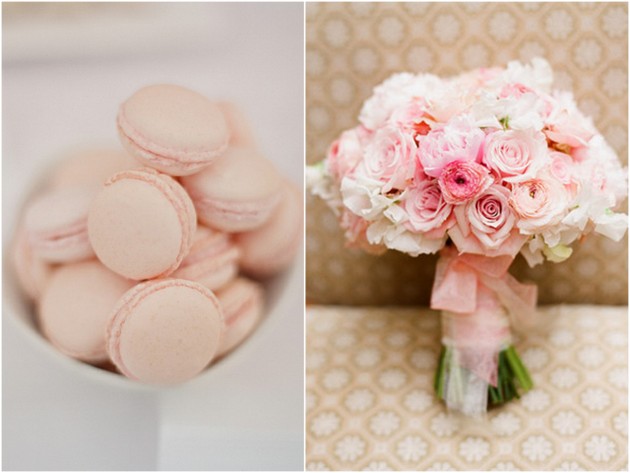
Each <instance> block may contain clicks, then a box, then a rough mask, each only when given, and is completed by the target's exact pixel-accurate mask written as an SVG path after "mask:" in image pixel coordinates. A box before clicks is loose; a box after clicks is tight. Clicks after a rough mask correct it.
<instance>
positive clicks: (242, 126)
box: [217, 102, 256, 148]
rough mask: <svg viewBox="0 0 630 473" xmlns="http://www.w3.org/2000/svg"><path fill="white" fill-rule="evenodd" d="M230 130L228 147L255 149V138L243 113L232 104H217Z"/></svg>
mask: <svg viewBox="0 0 630 473" xmlns="http://www.w3.org/2000/svg"><path fill="white" fill-rule="evenodd" d="M217 105H218V107H219V108H220V109H221V111H222V112H223V116H224V117H225V121H226V122H227V125H228V129H229V130H230V146H245V147H249V148H255V147H256V138H255V136H254V133H253V131H252V128H251V126H250V124H249V121H248V120H247V118H246V117H245V114H244V113H243V111H242V110H241V109H240V108H239V107H237V106H236V105H235V104H233V103H232V102H217Z"/></svg>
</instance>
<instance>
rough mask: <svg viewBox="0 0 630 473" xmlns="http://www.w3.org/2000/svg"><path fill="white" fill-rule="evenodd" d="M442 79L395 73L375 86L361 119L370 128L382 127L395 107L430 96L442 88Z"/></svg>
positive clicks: (364, 106)
mask: <svg viewBox="0 0 630 473" xmlns="http://www.w3.org/2000/svg"><path fill="white" fill-rule="evenodd" d="M441 83H442V81H441V79H440V78H439V77H437V76H434V75H431V74H421V75H414V74H410V73H407V72H405V73H400V74H394V75H393V76H391V77H390V78H389V79H387V80H386V81H385V82H383V83H382V84H380V85H378V86H376V87H375V88H374V93H373V94H372V96H371V97H370V98H369V99H368V100H366V101H365V103H364V104H363V107H362V108H361V113H360V115H359V121H360V122H361V123H362V124H363V126H365V127H366V128H367V129H368V130H376V129H377V128H379V127H381V126H382V125H383V124H384V123H385V122H386V121H387V119H388V118H389V116H390V115H391V114H392V112H393V111H394V109H396V108H398V107H400V106H401V105H406V104H407V103H408V102H409V101H410V100H411V99H412V98H413V97H428V96H430V95H431V94H432V91H434V90H439V89H440V88H441Z"/></svg>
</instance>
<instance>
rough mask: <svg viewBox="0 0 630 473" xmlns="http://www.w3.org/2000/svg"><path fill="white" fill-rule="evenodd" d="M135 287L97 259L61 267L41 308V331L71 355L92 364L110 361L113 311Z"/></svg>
mask: <svg viewBox="0 0 630 473" xmlns="http://www.w3.org/2000/svg"><path fill="white" fill-rule="evenodd" d="M133 284H134V283H133V282H132V281H129V280H127V279H124V278H122V277H120V276H118V275H116V274H114V273H113V272H111V271H110V270H108V269H107V268H105V267H104V266H103V265H102V264H101V263H100V262H98V261H97V260H92V261H84V262H80V263H73V264H68V265H65V266H62V267H60V268H59V269H57V270H56V271H55V273H54V274H53V276H52V277H51V279H50V282H49V284H48V285H47V286H46V290H45V292H44V295H43V297H42V300H41V303H40V305H39V323H40V326H41V329H42V332H43V333H44V335H45V336H46V338H48V339H49V340H50V342H51V343H52V344H53V345H54V346H55V347H56V348H57V349H58V350H59V351H61V352H62V353H65V354H66V355H68V356H71V357H73V358H77V359H79V360H83V361H87V362H91V363H96V362H101V361H104V360H107V358H108V356H107V351H106V349H105V332H106V329H107V325H108V323H109V319H110V316H111V311H112V310H113V308H114V307H115V306H116V303H117V302H118V300H119V298H120V297H121V296H122V295H123V294H124V293H125V292H126V291H127V290H128V289H130V288H131V287H132V286H133Z"/></svg>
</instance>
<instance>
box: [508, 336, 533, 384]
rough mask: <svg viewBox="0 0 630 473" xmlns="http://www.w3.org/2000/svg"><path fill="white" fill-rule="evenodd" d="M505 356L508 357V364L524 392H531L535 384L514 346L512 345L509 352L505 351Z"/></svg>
mask: <svg viewBox="0 0 630 473" xmlns="http://www.w3.org/2000/svg"><path fill="white" fill-rule="evenodd" d="M505 355H506V357H507V360H508V363H509V364H510V368H512V371H513V372H514V374H515V375H516V379H517V380H518V383H519V384H520V385H521V387H522V388H523V390H525V391H529V390H530V389H531V388H533V387H534V382H533V381H532V378H531V377H530V376H529V372H528V371H527V368H525V365H523V362H522V361H521V359H520V357H519V356H518V354H517V353H516V350H515V349H514V347H513V346H512V345H510V346H509V347H508V348H507V350H505Z"/></svg>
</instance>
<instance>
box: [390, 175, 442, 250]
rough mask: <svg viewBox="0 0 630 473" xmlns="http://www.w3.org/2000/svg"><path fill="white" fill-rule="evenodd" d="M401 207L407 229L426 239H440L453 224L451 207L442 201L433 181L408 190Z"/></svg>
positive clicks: (438, 189)
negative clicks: (405, 216)
mask: <svg viewBox="0 0 630 473" xmlns="http://www.w3.org/2000/svg"><path fill="white" fill-rule="evenodd" d="M401 206H402V208H403V210H404V211H405V212H406V213H407V216H408V220H407V221H406V222H405V226H406V227H407V229H409V230H410V231H412V232H420V233H424V234H425V235H426V236H427V237H428V238H441V237H442V236H443V235H444V233H445V232H446V230H447V229H448V227H449V226H450V225H451V224H452V223H453V222H452V218H451V213H452V210H453V206H452V205H450V204H448V203H447V202H446V201H445V200H444V196H443V195H442V191H441V190H440V187H439V185H438V183H437V181H436V180H435V179H431V180H425V181H421V182H419V183H418V184H417V185H415V186H414V187H412V188H409V189H408V190H407V192H406V194H405V195H404V197H403V199H402V201H401Z"/></svg>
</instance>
